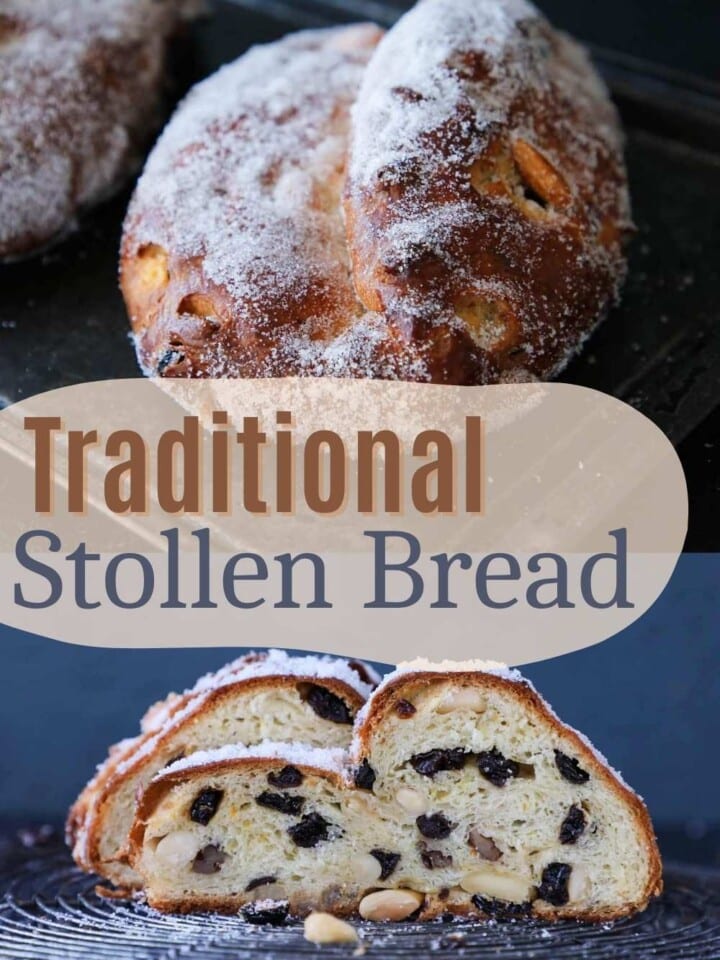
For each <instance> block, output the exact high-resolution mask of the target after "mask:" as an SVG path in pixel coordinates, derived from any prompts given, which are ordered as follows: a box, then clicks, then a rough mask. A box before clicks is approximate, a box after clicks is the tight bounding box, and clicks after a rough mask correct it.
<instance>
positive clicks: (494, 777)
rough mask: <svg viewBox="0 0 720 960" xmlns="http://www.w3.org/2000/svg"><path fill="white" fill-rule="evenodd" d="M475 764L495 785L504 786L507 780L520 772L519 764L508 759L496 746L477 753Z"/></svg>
mask: <svg viewBox="0 0 720 960" xmlns="http://www.w3.org/2000/svg"><path fill="white" fill-rule="evenodd" d="M477 764H478V769H479V770H480V773H481V774H482V775H483V776H484V777H485V779H486V780H489V781H490V783H492V784H494V785H495V786H496V787H504V786H505V784H506V783H507V781H508V780H511V779H512V778H513V777H516V776H517V775H518V773H520V764H519V763H516V762H515V761H514V760H508V758H507V757H505V756H503V754H502V753H500V751H499V750H498V749H497V747H493V748H492V750H483V752H482V753H479V754H478V758H477Z"/></svg>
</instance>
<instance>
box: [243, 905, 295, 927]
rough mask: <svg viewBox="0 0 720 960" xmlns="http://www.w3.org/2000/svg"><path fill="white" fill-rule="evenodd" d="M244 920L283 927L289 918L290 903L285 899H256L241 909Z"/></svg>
mask: <svg viewBox="0 0 720 960" xmlns="http://www.w3.org/2000/svg"><path fill="white" fill-rule="evenodd" d="M240 912H241V914H242V917H243V920H247V922H248V923H262V924H266V925H267V926H271V927H281V926H282V925H283V924H284V923H285V921H286V920H287V918H288V914H289V912H290V904H289V903H288V902H287V901H285V900H256V901H255V903H248V904H247V905H246V906H244V907H243V908H242V909H241V911H240Z"/></svg>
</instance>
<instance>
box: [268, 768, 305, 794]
mask: <svg viewBox="0 0 720 960" xmlns="http://www.w3.org/2000/svg"><path fill="white" fill-rule="evenodd" d="M267 779H268V783H269V784H270V786H271V787H281V788H283V789H285V790H289V789H290V788H291V787H299V786H300V784H301V783H302V782H303V779H304V778H303V775H302V774H301V773H300V771H299V770H298V769H297V767H283V768H282V770H278V771H277V772H276V771H275V770H272V771H271V772H270V773H269V774H268V775H267Z"/></svg>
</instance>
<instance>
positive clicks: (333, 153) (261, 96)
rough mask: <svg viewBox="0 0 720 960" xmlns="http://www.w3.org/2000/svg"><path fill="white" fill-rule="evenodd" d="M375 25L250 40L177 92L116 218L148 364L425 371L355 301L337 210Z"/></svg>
mask: <svg viewBox="0 0 720 960" xmlns="http://www.w3.org/2000/svg"><path fill="white" fill-rule="evenodd" d="M379 36H380V31H379V28H376V27H374V26H364V25H359V26H353V27H343V28H337V29H330V30H322V31H303V32H300V33H297V34H294V35H292V36H289V37H286V38H284V39H283V40H281V41H278V42H276V43H272V44H268V45H265V46H260V47H255V48H253V49H251V50H250V51H249V52H248V53H247V54H246V55H245V56H243V57H241V58H240V59H239V60H238V61H236V62H235V63H232V64H230V65H228V66H226V67H223V68H222V69H221V70H220V71H218V72H217V73H216V74H214V75H213V76H212V77H210V78H209V79H208V80H205V81H204V82H203V83H201V84H199V85H198V86H197V87H196V88H195V89H194V90H193V91H191V93H190V94H189V96H188V97H187V98H186V100H185V101H184V103H183V104H181V106H180V108H179V109H178V111H177V113H176V114H175V116H174V117H173V119H172V120H171V122H170V124H169V125H168V127H167V128H166V130H165V132H164V133H163V135H162V136H161V138H160V140H159V142H158V144H157V146H156V148H155V149H154V151H153V153H152V154H151V156H150V159H149V161H148V163H147V166H146V169H145V171H144V173H143V175H142V177H141V179H140V181H139V183H138V187H137V191H136V194H135V196H134V198H133V202H132V204H131V207H130V210H129V213H128V217H127V221H126V227H125V236H124V243H123V289H124V292H125V295H126V299H127V300H128V302H129V307H130V313H131V319H132V320H133V324H134V327H135V344H136V349H137V352H138V357H139V360H140V363H141V366H142V368H143V370H144V372H145V373H147V374H156V373H158V372H160V373H164V372H165V371H166V370H167V371H168V375H173V376H210V377H219V376H271V375H279V374H283V373H295V374H306V375H310V376H319V375H328V376H378V377H388V378H389V377H393V376H397V374H398V370H399V365H401V364H402V365H409V367H410V368H412V371H413V376H414V377H415V378H417V379H426V378H427V374H426V372H425V369H424V366H423V363H422V358H421V357H420V356H419V355H418V356H415V355H413V354H412V351H411V350H408V348H407V347H405V346H403V345H402V344H397V343H396V342H395V335H394V334H393V332H392V331H389V330H388V328H387V325H386V324H385V322H384V319H383V318H382V317H381V316H379V315H375V314H372V313H368V312H366V311H364V310H363V308H362V306H361V305H360V304H359V303H358V302H357V298H356V296H355V291H354V288H353V285H352V280H351V276H350V264H349V255H348V251H347V247H346V243H345V230H344V225H343V222H342V218H341V216H340V196H341V192H342V185H343V175H344V168H345V159H346V147H347V130H348V125H349V111H350V106H351V104H352V102H353V101H354V99H355V96H356V94H357V90H358V87H359V85H360V81H361V79H362V73H363V70H364V68H365V65H366V63H367V60H368V58H369V56H370V53H371V51H372V49H373V47H374V45H375V43H376V41H377V39H378V38H379ZM148 249H151V250H157V249H160V250H162V251H164V252H166V254H167V256H168V274H169V277H168V281H169V282H168V286H167V289H166V290H165V291H164V292H163V294H162V302H161V303H160V304H159V305H158V304H157V302H153V304H152V305H151V306H150V307H148V306H147V304H145V303H142V302H136V300H135V296H136V293H137V286H136V284H135V280H134V274H133V269H135V268H136V267H137V264H138V259H137V258H140V259H142V257H143V252H144V251H145V250H148ZM197 293H201V294H202V295H203V297H204V298H205V299H204V300H203V306H202V307H201V308H200V312H199V313H198V312H197V311H196V309H195V308H194V307H191V305H190V304H191V298H192V297H193V296H194V295H195V294H197ZM189 298H190V300H189ZM146 308H147V309H152V310H153V313H154V314H155V315H154V316H153V322H152V324H149V323H148V317H147V316H145V315H144V311H145V309H146ZM398 350H401V351H403V357H402V358H400V359H399V358H398V357H397V355H396V354H397V352H398ZM168 368H169V370H168Z"/></svg>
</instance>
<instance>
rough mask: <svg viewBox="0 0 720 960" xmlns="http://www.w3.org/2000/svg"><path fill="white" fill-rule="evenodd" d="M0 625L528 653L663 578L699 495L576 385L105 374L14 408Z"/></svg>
mask: <svg viewBox="0 0 720 960" xmlns="http://www.w3.org/2000/svg"><path fill="white" fill-rule="evenodd" d="M0 478H2V481H1V482H2V492H3V496H2V501H1V507H0V509H1V510H2V517H1V518H0V619H1V620H2V621H3V622H5V623H7V624H9V625H11V626H13V627H17V628H20V629H23V630H28V631H32V632H34V633H37V634H42V635H45V636H49V637H53V638H55V639H58V640H63V641H66V642H71V643H78V644H89V645H96V646H112V647H160V646H162V647H170V646H253V647H257V646H282V647H291V648H297V649H304V650H315V651H327V652H331V653H336V654H347V655H351V656H362V657H366V658H370V659H376V660H380V661H384V662H391V661H392V662H397V661H399V660H403V659H408V658H412V657H415V656H428V657H433V658H435V659H437V658H438V656H442V657H451V658H454V659H464V658H470V657H472V658H476V657H484V658H489V659H496V660H504V661H506V662H509V663H514V664H521V663H528V662H532V661H535V660H541V659H545V658H548V657H553V656H557V655H559V654H562V653H567V652H569V651H571V650H575V649H580V648H582V647H585V646H589V645H591V644H594V643H598V642H600V641H601V640H604V639H606V638H607V637H609V636H612V635H614V634H616V633H617V632H618V631H620V630H622V629H623V628H624V627H625V626H627V625H628V624H629V623H631V622H632V621H634V620H635V619H637V618H638V617H639V616H641V615H642V614H643V613H644V612H645V611H646V610H647V609H648V608H649V607H650V606H651V604H652V603H654V601H655V600H656V599H657V597H658V596H659V595H660V593H661V592H662V590H663V588H664V587H665V585H666V583H667V581H668V579H669V577H670V575H671V573H672V570H673V568H674V566H675V563H676V561H677V558H678V555H679V553H680V551H681V549H682V545H683V542H684V538H685V533H686V528H687V492H686V487H685V480H684V476H683V472H682V468H681V466H680V463H679V460H678V458H677V456H676V454H675V452H674V450H673V448H672V446H671V445H670V443H669V441H668V440H667V438H666V437H665V436H664V435H663V434H662V433H661V431H660V430H658V428H656V427H655V426H654V425H653V424H652V423H651V422H650V421H649V420H647V419H646V418H645V417H643V416H642V415H641V414H639V413H638V412H637V411H636V410H634V409H632V408H631V407H628V406H627V405H625V404H623V403H621V402H620V401H618V400H615V399H614V398H612V397H609V396H607V395H605V394H602V393H598V392H596V391H593V390H589V389H586V388H582V387H576V386H570V385H567V384H518V385H503V386H491V387H458V388H455V387H443V386H429V385H418V384H404V383H384V382H377V381H338V380H331V379H317V380H301V379H289V380H255V381H248V380H246V381H172V380H163V381H147V380H126V381H112V382H104V383H92V384H82V385H78V386H73V387H68V388H65V389H63V390H58V391H54V392H51V393H47V394H43V395H41V396H37V397H33V398H31V399H29V400H26V401H23V402H22V403H18V404H16V405H14V406H12V407H9V408H8V409H6V410H4V411H3V412H2V413H0Z"/></svg>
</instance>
